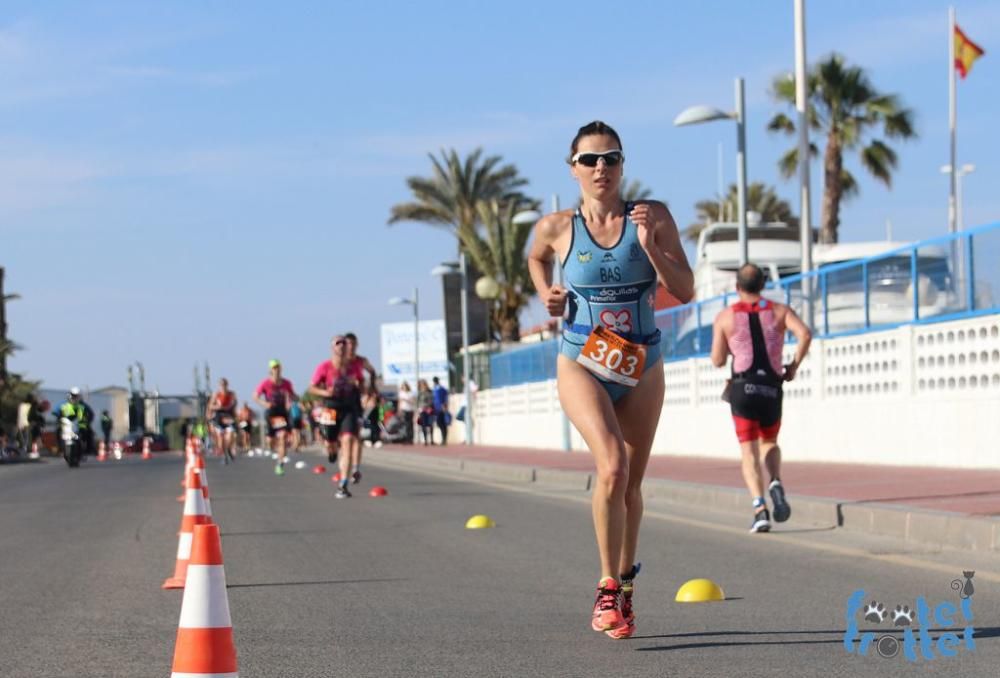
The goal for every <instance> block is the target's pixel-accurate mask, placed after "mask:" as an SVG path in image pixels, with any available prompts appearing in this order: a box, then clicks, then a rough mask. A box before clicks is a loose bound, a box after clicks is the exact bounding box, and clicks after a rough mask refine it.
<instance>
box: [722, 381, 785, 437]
mask: <svg viewBox="0 0 1000 678" xmlns="http://www.w3.org/2000/svg"><path fill="white" fill-rule="evenodd" d="M782 396H783V393H782V390H781V382H772V381H767V382H763V381H762V382H754V381H749V380H747V379H733V384H732V387H731V389H730V393H729V406H730V408H731V409H732V413H733V418H734V419H744V420H749V421H753V422H757V423H758V424H759V425H760V427H761V428H769V427H773V426H774V425H775V424H776V423H778V422H780V421H781V401H782Z"/></svg>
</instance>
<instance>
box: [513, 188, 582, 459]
mask: <svg viewBox="0 0 1000 678" xmlns="http://www.w3.org/2000/svg"><path fill="white" fill-rule="evenodd" d="M552 211H553V212H558V211H559V196H558V195H553V196H552ZM541 218H542V215H541V214H539V213H538V212H535V211H529V212H518V213H517V214H515V215H514V223H516V224H520V223H531V222H535V221H538V220H539V219H541ZM552 268H553V271H552V272H553V276H554V277H553V280H552V282H554V283H555V284H556V285H562V284H563V279H562V266H559V265H555V266H553V267H552ZM562 329H563V319H562V316H560V317H559V318H558V319H557V320H556V335H557V336H558V337H562ZM559 409H560V412H562V414H561V415H560V416H561V419H562V422H561V423H562V426H561V428H562V439H563V449H564V450H565V451H567V452H569V451H570V449H571V448H572V443H571V440H570V430H569V418H568V417H567V416H566V412H565V410H563V409H562V408H561V407H560V408H559Z"/></svg>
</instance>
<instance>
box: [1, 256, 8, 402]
mask: <svg viewBox="0 0 1000 678" xmlns="http://www.w3.org/2000/svg"><path fill="white" fill-rule="evenodd" d="M4 273H5V271H4V268H3V266H0V390H2V389H3V387H4V384H5V383H6V382H7V351H6V346H7V297H5V296H4V291H3V277H4Z"/></svg>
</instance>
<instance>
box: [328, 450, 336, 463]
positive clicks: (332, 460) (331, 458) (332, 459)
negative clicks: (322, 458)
mask: <svg viewBox="0 0 1000 678" xmlns="http://www.w3.org/2000/svg"><path fill="white" fill-rule="evenodd" d="M326 458H327V460H328V461H329V462H330V463H331V464H336V463H337V453H336V452H327V453H326Z"/></svg>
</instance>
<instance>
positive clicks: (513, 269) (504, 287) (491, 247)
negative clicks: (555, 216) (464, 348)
mask: <svg viewBox="0 0 1000 678" xmlns="http://www.w3.org/2000/svg"><path fill="white" fill-rule="evenodd" d="M522 209H524V205H523V204H519V203H517V202H513V201H508V202H505V203H501V202H499V201H497V200H490V201H484V202H480V203H479V208H478V218H479V219H478V220H479V223H480V224H481V225H482V233H480V232H479V231H478V230H476V229H464V230H463V231H462V232H461V234H460V237H461V239H462V248H463V249H464V250H465V251H466V252H467V253H468V254H469V257H470V258H471V259H472V263H473V265H474V266H475V267H476V268H477V269H479V271H481V272H482V273H483V274H484V275H487V276H489V277H491V278H493V280H495V281H496V282H497V285H498V286H499V289H500V294H499V296H498V297H497V300H496V303H495V305H494V308H493V311H492V314H491V315H492V318H493V323H494V325H495V326H496V327H497V328H499V330H500V339H501V341H519V340H520V338H521V331H520V330H521V323H520V318H519V317H520V313H521V309H522V308H524V307H525V306H526V305H527V304H528V301H529V300H530V299H531V296H532V295H533V294H534V293H535V287H534V285H533V284H532V282H531V276H530V275H529V274H528V263H527V259H526V258H525V256H524V250H525V247H526V246H527V244H528V238H529V237H531V232H532V230H533V229H534V224H532V223H530V222H529V223H515V222H514V215H515V214H517V213H518V212H519V211H521V210H522Z"/></svg>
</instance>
